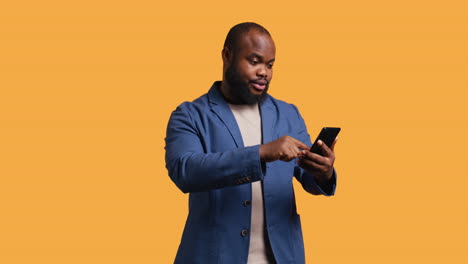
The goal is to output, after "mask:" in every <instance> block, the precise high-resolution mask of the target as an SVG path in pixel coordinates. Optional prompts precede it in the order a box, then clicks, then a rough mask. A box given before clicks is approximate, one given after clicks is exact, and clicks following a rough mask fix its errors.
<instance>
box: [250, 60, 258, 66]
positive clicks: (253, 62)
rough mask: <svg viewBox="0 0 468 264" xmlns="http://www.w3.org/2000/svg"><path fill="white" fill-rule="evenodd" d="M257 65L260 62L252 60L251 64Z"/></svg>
mask: <svg viewBox="0 0 468 264" xmlns="http://www.w3.org/2000/svg"><path fill="white" fill-rule="evenodd" d="M257 63H258V61H254V60H250V64H252V65H256V64H257Z"/></svg>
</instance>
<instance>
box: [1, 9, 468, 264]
mask: <svg viewBox="0 0 468 264" xmlns="http://www.w3.org/2000/svg"><path fill="white" fill-rule="evenodd" d="M324 2H325V3H324ZM467 5H468V4H467V3H466V1H453V0H448V1H416V0H412V1H402V0H396V1H370V0H369V1H363V0H357V1H344V0H338V1H287V2H285V3H282V4H273V1H232V2H225V3H221V1H193V2H176V3H173V4H170V3H168V2H155V1H139V0H137V1H126V2H125V1H97V2H96V1H80V2H78V1H77V2H74V3H72V2H70V1H55V2H53V1H10V2H5V3H2V5H1V6H2V7H1V8H0V89H1V90H0V263H5V264H10V263H12V264H13V263H48V264H53V263H171V262H172V261H173V259H174V256H175V253H176V250H177V247H178V243H179V241H180V237H181V233H182V228H183V225H184V222H185V217H186V214H187V195H184V194H182V193H181V192H180V191H179V190H178V189H177V188H176V187H175V185H174V184H173V183H172V182H171V181H170V179H169V177H168V175H167V171H166V169H165V167H164V149H163V148H164V136H165V128H166V124H167V121H168V118H169V115H170V113H171V111H173V110H174V109H175V108H176V106H177V105H179V104H180V103H181V102H183V101H190V100H193V99H195V98H196V97H198V96H200V95H202V94H203V93H205V92H207V91H208V88H209V87H210V86H211V84H212V82H213V81H215V80H219V79H220V78H221V69H222V62H221V48H222V44H223V42H224V38H225V36H226V34H227V31H228V30H229V28H230V27H231V26H233V25H234V24H236V23H239V22H244V21H255V22H258V23H260V24H262V25H264V26H265V27H266V28H267V29H268V30H269V31H270V32H271V34H272V35H273V38H274V40H275V42H276V45H277V54H276V55H277V58H276V64H275V75H274V78H273V81H272V84H271V87H270V91H271V94H272V95H273V96H275V97H277V98H279V99H282V100H285V101H288V102H290V103H294V104H295V105H297V106H298V108H299V109H300V111H301V113H302V115H303V117H304V119H305V120H306V123H307V125H308V128H309V132H310V134H311V136H312V137H315V136H316V134H317V133H318V132H319V130H320V128H321V127H322V126H340V127H342V133H341V135H340V139H339V142H338V143H337V145H336V155H337V160H336V163H335V165H336V168H337V170H338V172H339V178H338V181H339V186H338V189H337V193H336V196H335V197H333V198H326V197H317V196H311V195H308V194H307V193H305V192H304V191H303V190H299V189H300V186H299V185H297V184H296V188H297V189H296V195H297V203H298V211H299V213H300V214H301V217H302V226H303V230H304V239H305V247H306V258H307V260H308V262H309V263H327V264H328V263H330V264H331V263H468V253H467V252H468V241H467V240H468V205H467V201H468V191H467V190H468V188H467V187H468V186H467V183H468V179H467V178H468V175H467V169H466V162H467V158H466V149H467V147H468V144H467V143H468V142H467V138H466V136H467V135H468V122H467V121H468V120H467V119H468V117H467V116H468V115H467V113H468V111H467V110H468V109H467V91H466V90H467V88H468V87H467V76H468V75H467V73H468V72H467V69H468V67H467V62H468V56H467V55H468V48H467V47H468V19H467V18H468V7H467Z"/></svg>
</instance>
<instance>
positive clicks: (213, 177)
mask: <svg viewBox="0 0 468 264" xmlns="http://www.w3.org/2000/svg"><path fill="white" fill-rule="evenodd" d="M165 141H166V146H165V150H166V157H165V158H166V168H167V170H168V172H169V177H170V178H171V179H172V181H173V182H174V183H175V184H176V185H177V187H178V188H179V189H180V190H181V191H182V192H184V193H188V192H202V191H209V190H212V189H217V188H223V187H228V186H234V185H239V184H244V183H249V182H254V181H258V180H263V175H264V174H263V169H262V165H261V161H260V145H256V146H249V147H243V148H236V149H232V150H228V151H224V152H217V153H205V151H204V148H203V145H202V138H201V136H200V135H199V133H198V132H197V129H196V126H195V123H194V121H193V120H192V118H191V117H190V115H189V113H188V112H187V111H186V110H185V109H183V108H182V107H180V106H179V107H178V108H177V109H176V110H175V111H174V112H172V115H171V117H170V120H169V123H168V126H167V131H166V138H165Z"/></svg>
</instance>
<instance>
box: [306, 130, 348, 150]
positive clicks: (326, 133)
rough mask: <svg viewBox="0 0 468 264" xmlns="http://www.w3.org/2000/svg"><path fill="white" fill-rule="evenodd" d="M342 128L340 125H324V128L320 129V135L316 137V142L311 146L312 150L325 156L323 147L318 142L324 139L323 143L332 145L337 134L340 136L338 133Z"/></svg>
mask: <svg viewBox="0 0 468 264" xmlns="http://www.w3.org/2000/svg"><path fill="white" fill-rule="evenodd" d="M340 130H341V128H339V127H324V128H322V131H320V134H319V135H318V137H317V138H316V139H315V142H314V144H313V145H312V147H311V148H310V152H313V153H316V154H319V155H320V156H323V153H322V149H321V148H320V146H319V145H318V144H317V142H318V141H319V139H320V140H322V142H323V143H325V144H327V146H328V147H331V145H332V144H333V141H335V138H336V136H338V133H340Z"/></svg>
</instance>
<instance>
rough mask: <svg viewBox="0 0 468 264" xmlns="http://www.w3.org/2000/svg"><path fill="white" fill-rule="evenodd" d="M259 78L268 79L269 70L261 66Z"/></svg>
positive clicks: (258, 70)
mask: <svg viewBox="0 0 468 264" xmlns="http://www.w3.org/2000/svg"><path fill="white" fill-rule="evenodd" d="M257 76H259V77H263V78H266V77H267V76H268V70H267V68H266V66H264V65H260V66H259V67H258V69H257Z"/></svg>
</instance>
